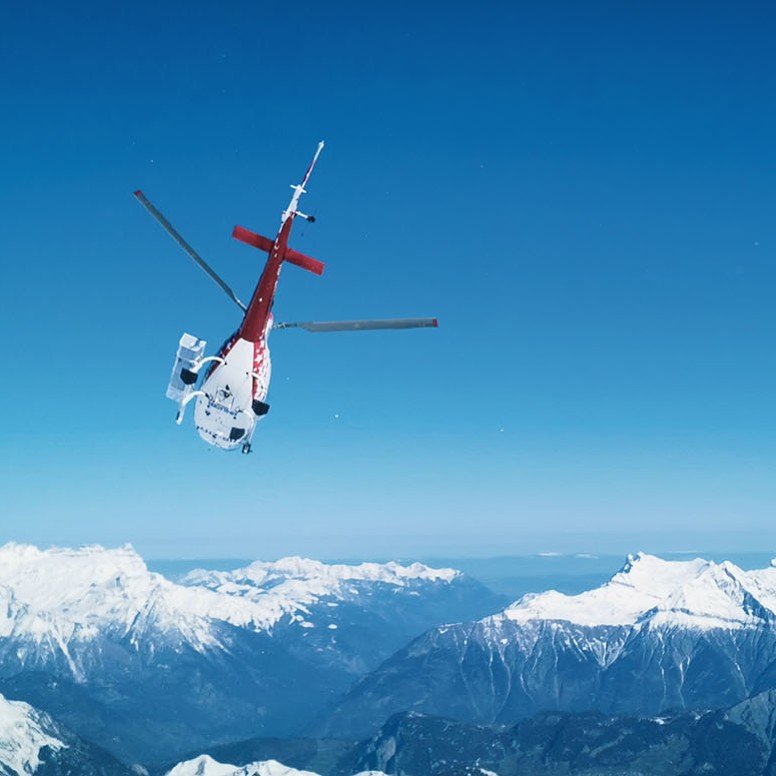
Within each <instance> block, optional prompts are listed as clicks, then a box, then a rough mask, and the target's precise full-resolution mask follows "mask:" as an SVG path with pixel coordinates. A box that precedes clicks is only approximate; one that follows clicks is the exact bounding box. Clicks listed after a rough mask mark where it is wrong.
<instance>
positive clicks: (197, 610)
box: [0, 544, 460, 677]
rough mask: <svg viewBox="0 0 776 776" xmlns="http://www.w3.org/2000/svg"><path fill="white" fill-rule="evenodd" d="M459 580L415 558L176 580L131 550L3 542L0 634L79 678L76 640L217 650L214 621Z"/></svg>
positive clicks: (280, 564) (265, 567) (302, 612)
mask: <svg viewBox="0 0 776 776" xmlns="http://www.w3.org/2000/svg"><path fill="white" fill-rule="evenodd" d="M458 576H460V575H459V573H458V572H456V571H454V570H452V569H431V568H428V567H427V566H423V565H421V564H418V563H415V564H412V565H408V566H402V565H401V564H398V563H386V564H377V563H362V564H360V565H354V566H347V565H333V564H325V563H320V562H318V561H313V560H307V559H302V558H284V559H283V560H280V561H277V562H274V563H263V562H256V563H252V564H251V565H249V566H247V567H246V568H244V569H237V570H236V571H233V572H212V571H211V572H205V571H200V572H193V573H192V574H190V575H189V576H188V577H187V578H186V579H185V580H184V583H183V584H176V583H174V582H171V581H170V580H168V579H166V578H165V577H163V576H161V575H160V574H156V573H153V572H151V571H149V570H148V568H147V566H146V564H145V563H144V561H143V559H142V558H141V557H140V556H139V555H138V554H137V553H136V552H135V551H134V550H133V549H132V547H130V546H125V547H121V548H118V549H104V548H102V547H96V546H95V547H83V548H80V549H61V548H52V549H47V550H41V549H38V548H37V547H34V546H31V545H20V544H6V545H5V546H3V547H0V640H4V639H10V640H12V641H21V642H24V643H25V647H24V649H23V650H21V651H20V652H19V653H18V654H19V656H20V660H22V662H24V661H27V660H28V659H29V660H35V659H38V658H39V657H40V655H41V654H45V655H48V656H57V655H61V656H63V657H64V659H65V660H66V661H67V662H68V664H69V665H70V670H71V672H72V674H73V675H74V676H76V677H80V676H81V674H82V673H83V672H82V668H81V666H80V665H79V663H78V659H77V657H74V656H73V655H74V651H73V650H72V649H71V647H72V645H73V644H85V643H87V642H90V641H93V640H95V639H98V638H101V637H107V638H118V639H122V640H127V641H128V642H129V643H130V644H132V645H134V646H135V647H136V648H137V649H140V648H141V647H142V646H143V645H147V644H148V643H150V642H153V641H155V640H156V641H158V639H160V638H163V639H165V643H171V644H172V645H173V646H176V647H177V646H180V645H188V646H189V647H191V648H193V649H195V650H196V651H198V652H200V653H204V652H207V651H212V650H218V649H220V648H221V644H220V642H219V638H218V634H217V632H216V631H217V628H216V625H217V624H219V623H227V624H229V625H232V626H235V627H238V628H243V629H247V630H250V631H254V632H265V631H270V630H271V629H272V628H273V626H275V625H276V624H277V623H278V622H279V621H280V620H281V619H283V618H284V617H287V618H288V620H289V621H290V622H298V623H300V624H304V623H306V620H305V616H306V615H307V614H308V613H309V607H310V606H311V605H313V604H315V603H316V602H318V601H320V600H321V599H326V600H328V601H332V600H334V601H342V600H347V599H349V598H353V597H357V596H359V595H363V594H364V593H366V594H369V593H370V592H372V591H374V590H375V589H376V588H377V587H379V586H388V587H389V588H390V589H392V590H402V589H412V590H414V589H415V587H419V586H424V585H425V586H428V585H434V584H441V585H448V584H450V583H451V582H452V581H453V580H455V579H456V578H457V577H458ZM305 627H309V624H307V625H305ZM76 652H77V650H76Z"/></svg>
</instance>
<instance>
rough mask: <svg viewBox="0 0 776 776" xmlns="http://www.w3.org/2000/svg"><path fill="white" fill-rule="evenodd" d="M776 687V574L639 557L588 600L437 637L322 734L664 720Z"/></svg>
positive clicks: (527, 604) (397, 660) (389, 666)
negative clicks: (557, 713) (418, 717)
mask: <svg viewBox="0 0 776 776" xmlns="http://www.w3.org/2000/svg"><path fill="white" fill-rule="evenodd" d="M771 687H776V568H773V567H771V568H768V569H763V570H756V571H743V570H742V569H740V568H738V567H737V566H735V565H733V564H732V563H727V562H726V563H721V564H717V563H713V562H709V561H705V560H700V559H696V560H688V561H665V560H661V559H660V558H656V557H653V556H649V555H644V554H639V555H636V556H631V557H629V558H628V561H627V563H626V564H625V565H624V567H623V568H622V569H621V570H620V571H619V572H618V573H617V574H615V575H614V577H612V579H611V580H609V581H608V582H607V583H606V584H604V585H602V586H601V587H599V588H596V589H594V590H590V591H587V592H585V593H582V594H580V595H575V596H568V595H563V594H561V593H558V592H555V591H549V592H545V593H541V594H538V595H535V594H531V595H526V596H524V597H523V598H521V599H520V600H519V601H517V602H516V603H515V604H513V605H512V606H510V607H508V608H507V609H506V610H504V611H503V612H501V613H500V614H497V615H493V616H490V617H486V618H485V619H482V620H479V621H475V622H470V623H466V624H462V625H454V626H441V627H437V628H433V629H431V630H430V631H428V632H427V633H425V634H424V635H423V636H421V637H420V638H418V639H417V640H415V641H414V642H412V643H411V644H410V645H409V646H407V647H406V648H404V649H402V650H400V651H399V652H398V653H397V654H395V655H394V656H392V657H391V658H390V659H389V660H388V661H386V662H385V663H384V664H383V665H382V666H381V667H380V668H379V669H377V670H376V671H374V672H372V673H370V674H369V675H367V676H366V677H365V678H364V679H362V680H361V681H360V682H359V683H358V684H357V685H356V686H355V687H354V688H353V689H352V691H351V692H350V693H349V694H348V695H347V696H346V697H345V699H344V700H343V701H342V702H341V703H340V704H339V706H338V707H337V708H336V709H335V710H334V713H333V714H332V715H331V716H330V717H329V718H328V719H327V720H326V722H325V723H324V724H323V725H322V726H321V729H322V730H324V731H325V732H326V733H327V734H336V735H346V736H351V737H362V736H365V735H369V734H371V733H373V732H374V730H376V729H377V728H378V727H379V725H380V724H382V723H383V722H384V721H385V720H386V719H387V718H388V717H389V716H390V715H391V714H393V713H396V712H401V711H406V710H414V711H420V712H424V713H428V714H433V715H439V716H447V717H450V716H452V717H454V718H457V719H462V720H468V721H473V722H482V723H491V722H503V723H509V722H514V721H516V720H519V719H521V718H524V717H526V716H528V715H531V714H533V713H536V712H538V711H541V710H545V709H561V710H568V711H579V710H586V709H597V710H600V711H603V712H605V713H634V714H653V713H655V714H656V713H659V712H661V711H663V710H665V709H671V708H709V707H711V708H715V707H723V706H729V705H732V704H734V703H736V702H737V701H740V700H743V699H744V698H747V697H749V696H750V695H753V694H755V693H757V692H760V691H763V690H766V689H769V688H771Z"/></svg>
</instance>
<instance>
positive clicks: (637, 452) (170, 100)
mask: <svg viewBox="0 0 776 776" xmlns="http://www.w3.org/2000/svg"><path fill="white" fill-rule="evenodd" d="M1 13H2V17H0V28H1V29H2V32H1V33H0V40H1V43H2V46H1V48H0V65H2V72H3V74H4V77H3V80H2V85H0V96H1V97H2V100H0V115H1V116H2V121H0V143H1V144H2V148H3V151H4V153H3V165H2V167H1V168H0V186H1V187H2V193H3V197H2V200H3V215H2V228H0V256H2V267H3V282H2V284H0V321H2V330H1V331H0V335H1V336H2V346H3V352H4V354H5V375H6V381H5V394H6V399H5V401H4V402H3V403H2V405H0V417H1V419H2V436H0V457H1V459H2V468H1V469H0V493H1V494H2V532H1V534H2V535H1V536H0V539H2V540H5V539H14V540H21V541H34V542H39V543H42V544H48V543H52V542H54V543H62V544H73V543H75V544H78V543H90V542H100V543H105V544H116V543H123V542H126V541H130V542H132V543H134V544H135V546H136V547H137V548H138V549H139V550H141V551H142V552H144V553H145V554H147V555H149V556H155V557H178V556H186V555H194V556H210V557H212V556H219V555H221V556H240V557H247V556H255V557H274V556H278V555H281V554H287V553H301V554H311V555H318V556H323V557H333V556H370V557H380V556H386V555H402V556H410V555H418V556H422V555H451V554H453V555H454V554H496V553H498V554H503V553H520V552H534V551H594V550H600V551H614V552H621V551H622V552H624V551H626V550H635V549H647V550H658V551H659V550H661V549H662V550H681V549H686V548H688V547H692V548H695V547H698V548H701V549H703V548H712V549H719V548H722V549H725V548H728V547H729V548H730V549H731V550H732V549H737V550H743V549H754V548H756V549H762V548H763V547H764V546H768V545H769V544H770V545H776V529H774V520H773V518H774V507H776V477H774V474H776V402H775V401H774V397H775V396H776V366H775V365H774V358H773V350H774V347H773V340H774V337H773V335H774V323H775V322H776V310H775V309H774V306H773V289H774V287H776V268H775V265H774V249H775V248H776V235H775V234H774V215H773V214H774V212H776V186H775V185H774V169H775V167H774V162H775V161H776V158H775V157H776V153H775V152H774V148H775V147H776V146H775V145H774V142H773V138H774V137H776V131H775V130H776V101H774V99H773V97H774V87H776V69H774V66H773V59H772V40H773V33H774V16H773V11H772V10H771V9H769V8H768V6H767V5H762V6H759V5H755V4H749V5H746V4H745V5H744V6H743V7H741V6H739V7H736V8H733V7H731V6H729V5H728V4H722V3H704V4H694V3H689V4H682V6H681V8H677V6H676V5H675V4H669V3H656V4H655V3H652V4H647V3H643V4H627V5H626V4H621V3H585V4H580V3H553V2H549V3H542V4H536V3H490V4H488V3H486V4H484V5H480V6H477V7H476V8H475V7H474V6H472V5H471V4H457V3H452V4H450V3H445V4H436V3H421V4H409V3H408V4H397V5H394V6H392V7H390V8H389V7H386V6H379V7H378V6H375V5H374V4H363V3H329V4H326V5H325V7H324V5H323V4H306V3H296V4H293V5H283V4H279V3H232V2H226V3H221V4H218V5H217V6H216V5H214V4H212V3H185V4H184V3H168V2H163V3H143V2H141V3H132V4H105V3H99V4H98V3H79V4H77V5H76V6H72V7H65V6H63V5H62V4H58V3H50V4H46V3H43V4H36V5H35V6H34V7H29V6H25V5H19V4H17V5H15V6H14V5H10V4H6V6H5V7H4V8H3V10H2V12H1ZM320 138H324V139H325V140H326V141H327V147H326V149H325V151H324V154H323V156H322V157H321V160H320V164H319V167H318V168H317V169H316V172H315V176H314V178H313V180H312V183H311V186H310V194H309V195H308V196H307V197H306V201H305V203H304V204H305V209H306V210H308V211H310V212H313V213H314V214H315V215H316V216H317V217H318V222H317V223H316V224H315V225H312V226H307V225H305V226H302V225H301V224H300V225H297V228H296V232H295V234H294V236H293V239H292V244H293V245H294V247H296V248H297V249H299V250H302V251H303V252H305V253H308V254H310V255H313V256H315V257H317V258H320V259H321V260H323V261H325V262H326V263H327V271H326V274H325V275H324V276H323V278H316V277H314V276H312V275H309V274H307V273H304V272H302V271H301V270H298V269H296V268H294V267H289V268H287V269H286V270H285V271H284V274H283V277H282V280H281V286H280V292H279V297H278V300H277V303H276V307H275V309H276V314H277V316H278V317H279V318H284V319H287V320H300V319H302V320H305V319H306V320H309V319H327V318H329V319H331V318H349V317H380V316H404V315H438V316H439V318H440V322H441V326H440V329H439V330H438V331H416V332H396V333H370V334H367V333H364V334H359V335H348V334H332V335H319V336H313V335H309V334H305V333H303V332H298V331H287V332H277V333H276V334H275V335H274V336H273V339H272V341H271V345H272V351H273V366H274V378H273V384H272V387H271V390H270V397H269V400H270V403H271V405H272V409H271V412H270V415H269V417H268V419H267V420H266V422H264V423H263V425H262V426H261V427H260V429H259V431H258V432H257V434H256V436H255V438H254V449H255V454H254V455H252V456H250V457H242V456H239V455H229V454H223V453H220V452H218V451H215V450H211V449H210V448H208V447H207V446H206V445H204V444H203V443H202V442H201V441H200V440H199V438H198V437H197V436H196V433H195V432H194V429H193V427H192V426H191V424H190V422H189V423H187V424H186V425H185V427H184V428H177V427H176V426H175V424H174V422H173V419H174V414H175V407H174V405H172V403H170V402H169V401H168V400H166V399H165V398H164V389H165V386H166V382H167V378H168V376H169V370H170V367H171V364H172V359H173V356H174V352H175V347H176V343H177V340H178V337H179V336H180V334H181V333H182V332H183V331H189V332H191V333H193V334H196V335H198V336H200V337H203V338H205V339H207V340H208V341H209V342H210V343H211V344H212V345H213V346H214V347H215V346H216V345H217V344H218V343H219V342H220V341H221V340H222V339H223V338H224V337H225V336H226V334H228V333H229V332H230V331H231V330H232V329H233V328H234V327H235V326H236V325H237V323H238V320H237V317H236V315H235V311H234V310H233V309H232V307H231V305H230V303H229V302H228V300H226V299H225V298H223V297H222V296H221V294H220V292H219V291H218V289H217V288H216V287H215V286H213V285H212V284H211V283H210V282H209V281H208V280H207V278H206V277H205V276H204V275H202V273H201V272H200V271H199V270H198V269H197V268H196V267H194V266H193V265H191V264H190V262H188V260H187V259H186V257H185V256H184V255H183V254H182V253H181V252H180V251H179V250H178V249H177V248H176V247H175V245H174V244H173V243H172V241H170V240H169V238H168V237H166V236H165V235H164V234H163V233H162V232H161V230H160V229H159V228H158V226H157V225H156V224H154V223H153V221H152V220H151V219H150V218H149V217H148V216H147V215H146V214H145V213H144V212H143V210H142V209H141V208H140V207H139V206H138V205H137V204H136V203H135V202H134V201H133V199H132V197H131V192H132V191H133V190H134V189H135V188H137V187H142V188H143V190H144V191H146V193H147V194H148V195H149V196H150V197H151V199H152V200H153V201H154V202H155V203H156V204H157V205H158V206H159V207H160V208H161V209H162V210H163V211H164V212H165V213H166V214H167V215H168V217H169V218H170V219H171V220H172V221H173V222H174V223H175V224H176V225H177V226H178V228H179V229H180V230H181V231H182V232H183V233H184V234H185V235H186V237H187V238H188V239H189V240H190V242H192V244H193V245H195V246H196V247H197V249H198V250H199V251H200V252H201V253H203V255H205V256H206V257H208V259H209V260H210V261H211V262H212V263H213V264H214V265H216V267H217V268H218V269H219V270H220V271H221V272H222V274H223V275H224V276H225V277H226V278H227V279H228V280H229V281H230V282H231V283H232V284H233V285H234V286H235V288H236V289H237V291H238V294H240V295H241V296H243V298H246V297H248V296H249V295H250V292H251V289H252V284H253V283H254V282H255V280H256V279H257V277H258V274H259V272H260V263H259V262H260V259H261V256H260V255H259V254H258V253H257V252H255V251H252V250H251V249H249V248H248V247H246V246H244V245H242V244H239V243H236V242H235V241H233V240H231V239H230V236H229V235H230V232H231V228H232V226H233V225H234V224H235V223H241V224H243V225H245V226H247V227H249V228H253V229H256V230H258V231H261V232H263V233H265V234H267V233H272V232H273V231H274V230H275V229H276V227H277V224H278V218H279V214H280V211H281V210H282V208H283V207H284V206H285V204H286V202H287V199H288V197H289V194H290V191H289V189H288V185H289V184H290V183H293V182H296V181H297V180H298V178H299V177H300V176H301V174H302V172H303V171H304V168H305V166H306V164H307V162H308V160H309V157H310V155H311V153H312V151H313V150H314V147H315V143H316V142H317V141H318V140H319V139H320ZM300 226H302V228H299V227H300ZM189 421H190V418H189Z"/></svg>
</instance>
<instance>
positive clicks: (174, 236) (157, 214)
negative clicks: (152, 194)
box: [134, 189, 247, 312]
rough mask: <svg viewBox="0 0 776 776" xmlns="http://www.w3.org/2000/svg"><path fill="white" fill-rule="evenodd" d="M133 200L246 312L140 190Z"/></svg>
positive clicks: (231, 292)
mask: <svg viewBox="0 0 776 776" xmlns="http://www.w3.org/2000/svg"><path fill="white" fill-rule="evenodd" d="M134 195H135V199H137V201H138V202H139V203H140V204H141V205H142V206H143V207H144V208H145V209H146V210H147V211H148V212H149V213H150V214H151V215H152V216H153V217H154V218H155V219H156V220H157V221H158V222H159V224H160V225H161V226H162V228H163V229H164V230H165V231H166V232H167V234H169V235H170V237H172V239H173V240H175V242H176V243H178V245H180V247H181V248H183V250H184V251H186V253H188V254H189V256H190V257H191V258H192V259H194V261H196V262H197V264H199V266H200V267H201V268H202V269H203V270H204V271H205V272H207V274H208V275H210V277H211V278H212V279H213V280H214V281H215V282H216V283H218V285H219V286H220V287H221V289H222V290H223V291H224V293H225V294H226V295H227V296H228V297H229V298H230V299H231V300H232V301H233V302H234V303H235V304H236V305H237V306H238V307H239V308H240V309H241V310H242V311H243V312H245V311H246V309H247V308H246V307H245V305H244V304H243V303H242V302H241V301H240V300H239V299H238V298H237V295H236V294H235V293H234V291H232V289H231V288H230V287H229V285H228V284H227V283H226V282H225V281H224V279H223V278H222V277H221V276H220V275H219V274H218V273H217V272H216V271H215V270H214V269H213V268H212V267H211V266H210V265H209V264H208V263H207V262H206V261H205V260H204V259H203V258H202V257H201V256H200V255H199V254H198V253H197V252H196V251H195V250H194V249H193V248H192V247H191V246H190V245H189V244H188V243H187V242H186V241H185V240H184V239H183V237H181V235H180V234H179V233H178V231H177V230H176V229H175V227H174V226H173V225H172V224H171V223H170V222H169V221H168V220H167V219H166V218H165V217H164V216H163V215H162V214H161V213H160V212H159V211H158V210H157V209H156V208H155V207H154V205H153V203H152V202H151V200H150V199H148V197H146V195H145V194H143V192H142V191H140V189H138V190H137V191H136V192H134Z"/></svg>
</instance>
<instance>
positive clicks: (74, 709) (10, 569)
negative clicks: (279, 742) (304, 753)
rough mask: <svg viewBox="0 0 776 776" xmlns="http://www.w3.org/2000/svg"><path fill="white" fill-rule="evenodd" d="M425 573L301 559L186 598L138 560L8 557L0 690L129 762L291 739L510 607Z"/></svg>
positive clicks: (0, 617) (201, 585)
mask: <svg viewBox="0 0 776 776" xmlns="http://www.w3.org/2000/svg"><path fill="white" fill-rule="evenodd" d="M496 601H497V599H496V597H495V596H494V595H493V594H492V593H490V591H488V590H487V589H486V588H484V587H483V586H481V585H479V584H478V583H476V582H474V581H473V580H469V579H467V578H466V577H464V576H463V575H461V574H459V573H458V572H455V571H453V570H451V569H439V570H434V569H430V568H428V567H426V566H422V565H420V564H412V565H409V566H402V565H399V564H395V563H388V564H361V565H356V566H346V565H331V566H330V565H327V564H322V563H317V562H314V561H308V560H303V559H300V558H287V559H284V560H282V561H278V562H276V563H256V564H252V565H251V566H249V567H247V568H246V569H240V570H237V571H235V572H231V573H218V572H196V573H193V574H190V575H189V576H188V578H187V579H186V580H185V583H182V584H176V583H174V582H172V581H170V580H168V579H166V578H165V577H163V576H161V575H159V574H155V573H152V572H150V571H149V570H148V568H147V567H146V565H145V563H144V562H143V560H142V558H140V556H139V555H137V553H135V552H134V550H132V548H131V547H123V548H120V549H113V550H106V549H103V548H101V547H87V548H82V549H77V550H71V549H49V550H40V549H38V548H36V547H32V546H29V545H17V544H8V545H5V546H4V547H2V548H0V690H3V691H5V692H6V693H7V694H8V695H11V696H13V697H21V698H24V699H25V700H28V701H30V702H31V703H32V704H33V705H35V706H37V707H39V708H42V709H44V710H46V711H49V712H51V713H52V714H54V715H55V716H56V717H57V718H58V719H62V720H63V721H64V722H65V723H66V724H67V725H69V726H70V727H72V728H73V729H74V730H75V731H76V732H78V733H80V734H82V735H84V736H85V737H86V738H89V739H90V740H95V741H98V742H104V744H105V746H106V747H107V748H109V749H110V750H111V751H113V752H114V753H116V754H117V755H120V756H124V757H128V758H130V759H133V760H135V759H137V760H140V759H144V760H145V759H148V757H149V756H150V757H154V756H155V755H158V756H159V757H160V758H167V757H169V756H171V755H173V756H174V755H175V754H176V753H179V752H180V753H184V752H186V751H191V749H192V748H194V747H197V746H200V745H206V744H211V743H218V742H221V741H228V740H234V739H236V738H241V737H245V738H247V737H249V736H251V735H261V734H270V735H284V734H288V733H290V732H293V731H294V730H295V729H297V728H298V727H299V726H300V725H301V724H303V722H304V720H305V718H306V717H307V716H312V715H314V714H316V713H317V712H319V711H320V710H321V709H322V708H323V707H324V706H325V705H327V704H328V703H330V702H331V700H332V698H334V697H336V696H337V695H338V694H339V693H341V692H342V691H343V690H344V689H345V688H346V687H347V686H348V684H349V683H350V682H352V680H353V679H354V678H355V677H357V676H359V675H360V674H361V673H363V672H365V671H367V670H369V669H371V668H374V667H375V666H376V665H378V664H379V662H380V661H381V660H382V659H384V658H385V657H387V656H388V655H389V654H390V653H391V652H393V651H394V650H395V649H397V648H398V647H399V646H401V645H402V644H403V643H406V641H407V640H408V639H409V638H411V637H414V636H416V635H417V634H418V633H420V632H422V631H423V630H425V629H426V628H427V627H429V625H432V624H436V623H440V622H445V621H450V620H457V619H460V618H461V616H462V614H464V615H468V616H472V615H473V614H476V615H482V614H484V613H485V612H487V611H488V610H490V611H494V610H495V609H496V608H498V606H497V604H496Z"/></svg>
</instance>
